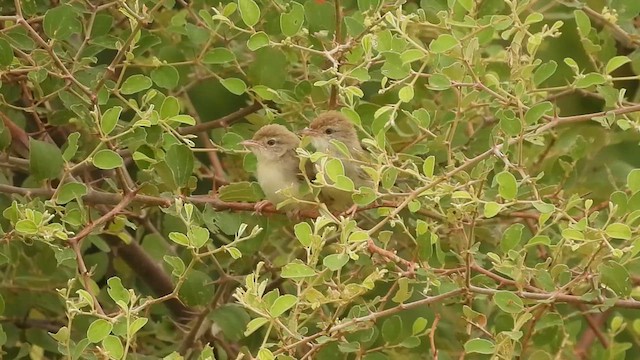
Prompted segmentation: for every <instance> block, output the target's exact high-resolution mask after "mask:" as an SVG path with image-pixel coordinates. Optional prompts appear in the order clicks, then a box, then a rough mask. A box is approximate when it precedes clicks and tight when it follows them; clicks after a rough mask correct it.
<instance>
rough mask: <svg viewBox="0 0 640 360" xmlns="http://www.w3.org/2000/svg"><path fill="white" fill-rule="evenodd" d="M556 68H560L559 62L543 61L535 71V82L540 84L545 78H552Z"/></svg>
mask: <svg viewBox="0 0 640 360" xmlns="http://www.w3.org/2000/svg"><path fill="white" fill-rule="evenodd" d="M556 69H558V63H557V62H555V61H553V60H551V61H549V62H545V63H542V64H541V65H540V66H538V68H537V69H536V71H535V72H534V73H533V82H534V83H535V84H536V85H537V86H539V85H540V84H542V83H543V82H544V81H545V80H547V79H548V78H550V77H551V76H552V75H553V74H555V72H556Z"/></svg>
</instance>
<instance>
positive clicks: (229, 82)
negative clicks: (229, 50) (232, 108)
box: [220, 0, 250, 95]
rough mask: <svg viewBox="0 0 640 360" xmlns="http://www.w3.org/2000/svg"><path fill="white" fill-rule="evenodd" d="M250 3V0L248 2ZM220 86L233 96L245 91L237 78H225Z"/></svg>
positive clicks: (245, 85) (244, 85) (243, 85)
mask: <svg viewBox="0 0 640 360" xmlns="http://www.w3.org/2000/svg"><path fill="white" fill-rule="evenodd" d="M249 1H250V0H249ZM220 83H221V84H222V86H224V87H225V89H227V90H229V92H230V93H232V94H234V95H242V94H244V92H245V91H246V90H247V84H245V83H244V81H242V80H240V79H238V78H227V79H222V80H220Z"/></svg>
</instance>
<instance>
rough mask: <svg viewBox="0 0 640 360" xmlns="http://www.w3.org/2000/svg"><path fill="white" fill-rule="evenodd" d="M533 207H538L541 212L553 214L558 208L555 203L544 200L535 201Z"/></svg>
mask: <svg viewBox="0 0 640 360" xmlns="http://www.w3.org/2000/svg"><path fill="white" fill-rule="evenodd" d="M533 207H534V208H536V210H538V211H539V212H540V213H541V214H551V213H552V212H554V211H555V210H556V207H555V206H554V205H553V204H548V203H546V202H544V201H535V202H534V203H533Z"/></svg>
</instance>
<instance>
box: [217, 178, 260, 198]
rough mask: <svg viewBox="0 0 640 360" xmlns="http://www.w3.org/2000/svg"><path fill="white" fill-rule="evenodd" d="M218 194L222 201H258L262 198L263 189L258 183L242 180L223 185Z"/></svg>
mask: <svg viewBox="0 0 640 360" xmlns="http://www.w3.org/2000/svg"><path fill="white" fill-rule="evenodd" d="M218 196H219V197H220V200H222V201H248V202H256V201H258V200H260V199H261V198H262V190H260V185H258V184H257V183H254V182H248V181H240V182H235V183H232V184H229V185H225V186H221V187H220V188H219V189H218Z"/></svg>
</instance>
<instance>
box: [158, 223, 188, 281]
mask: <svg viewBox="0 0 640 360" xmlns="http://www.w3.org/2000/svg"><path fill="white" fill-rule="evenodd" d="M171 234H181V233H170V234H169V238H171ZM181 235H182V236H184V234H181ZM184 239H185V240H186V241H187V242H188V241H189V240H188V239H187V237H186V236H185V237H184ZM171 241H173V239H171ZM180 245H183V244H180ZM163 259H164V261H165V262H166V263H167V264H169V265H170V266H171V268H172V269H173V270H172V271H171V275H173V276H181V275H182V274H184V271H185V269H186V267H185V265H184V262H183V261H182V259H180V258H179V257H177V256H171V255H165V256H164V257H163Z"/></svg>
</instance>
